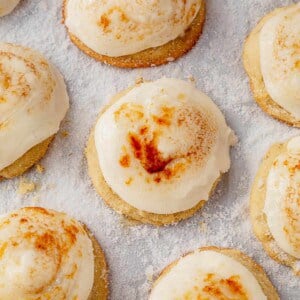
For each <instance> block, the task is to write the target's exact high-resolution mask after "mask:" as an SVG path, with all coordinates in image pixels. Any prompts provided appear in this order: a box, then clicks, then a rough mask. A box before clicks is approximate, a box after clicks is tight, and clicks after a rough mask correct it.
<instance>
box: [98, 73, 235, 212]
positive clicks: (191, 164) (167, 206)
mask: <svg viewBox="0 0 300 300" xmlns="http://www.w3.org/2000/svg"><path fill="white" fill-rule="evenodd" d="M235 140H236V138H235V136H234V134H233V132H232V130H231V129H230V128H229V127H228V126H227V125H226V122H225V119H224V116H223V115H222V113H221V112H220V110H219V109H218V107H217V106H216V105H215V104H214V103H213V102H212V100H211V99H210V98H208V97H207V96H206V95H204V94H203V93H201V92H200V91H198V90H197V89H196V88H195V87H194V86H193V85H192V84H191V83H188V82H185V81H181V80H177V79H167V78H163V79H160V80H157V81H154V82H148V83H143V84H141V85H140V86H138V87H135V88H133V89H131V90H130V91H128V92H127V93H126V94H125V95H123V96H122V97H121V98H120V99H118V101H117V102H115V103H114V104H113V105H111V106H110V107H109V108H108V109H107V110H106V111H105V112H104V113H103V114H102V115H101V117H100V118H99V120H98V122H97V124H96V128H95V144H96V149H97V152H98V159H99V163H100V168H101V170H102V173H103V175H104V178H105V180H106V182H107V183H108V185H109V186H110V187H111V188H112V190H113V191H114V192H115V193H117V194H118V195H119V197H120V198H121V199H123V200H124V201H126V202H127V203H129V204H130V205H131V206H133V207H135V208H138V209H140V210H143V211H147V212H153V213H157V214H170V213H176V212H180V211H184V210H187V209H190V208H192V207H194V206H195V205H196V204H197V203H199V201H200V200H208V197H209V194H210V191H211V189H212V187H213V185H214V183H215V182H216V180H217V179H218V178H219V177H220V175H221V173H224V172H226V171H228V169H229V167H230V156H229V150H230V146H231V145H233V144H234V142H235ZM139 147H140V149H139Z"/></svg>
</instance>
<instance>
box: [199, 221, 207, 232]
mask: <svg viewBox="0 0 300 300" xmlns="http://www.w3.org/2000/svg"><path fill="white" fill-rule="evenodd" d="M199 226H200V231H201V232H206V231H207V225H206V223H205V222H204V221H202V222H199Z"/></svg>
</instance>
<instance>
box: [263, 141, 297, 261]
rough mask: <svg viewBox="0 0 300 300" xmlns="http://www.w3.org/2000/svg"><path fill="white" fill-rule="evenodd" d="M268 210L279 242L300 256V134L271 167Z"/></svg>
mask: <svg viewBox="0 0 300 300" xmlns="http://www.w3.org/2000/svg"><path fill="white" fill-rule="evenodd" d="M264 213H265V214H266V217H267V222H268V227H269V229H270V231H271V234H272V236H273V237H274V239H275V241H276V242H277V244H278V246H279V247H280V248H281V249H282V250H283V251H284V252H286V253H288V254H290V255H292V256H294V257H296V258H298V259H300V137H296V138H293V139H291V140H290V141H289V142H288V144H287V151H286V153H283V154H280V155H279V156H278V157H277V158H276V159H275V161H274V163H273V165H272V167H271V169H270V171H269V175H268V178H267V186H266V199H265V207H264Z"/></svg>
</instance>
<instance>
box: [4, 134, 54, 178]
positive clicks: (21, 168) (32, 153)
mask: <svg viewBox="0 0 300 300" xmlns="http://www.w3.org/2000/svg"><path fill="white" fill-rule="evenodd" d="M53 139H54V136H51V137H49V138H48V139H46V140H44V141H43V142H42V143H40V144H38V145H36V146H34V147H33V148H31V149H30V150H29V151H27V152H26V153H25V154H24V155H23V156H22V157H20V158H19V159H17V160H16V161H15V162H14V163H13V164H11V165H10V166H8V167H6V168H4V169H3V170H1V171H0V180H2V179H10V178H13V177H17V176H20V175H22V174H23V173H24V172H26V171H27V170H28V169H29V168H31V167H32V166H33V165H34V164H35V163H37V162H38V161H39V160H40V159H41V158H42V157H43V156H44V155H45V154H46V152H47V150H48V147H49V145H50V143H51V142H52V140H53Z"/></svg>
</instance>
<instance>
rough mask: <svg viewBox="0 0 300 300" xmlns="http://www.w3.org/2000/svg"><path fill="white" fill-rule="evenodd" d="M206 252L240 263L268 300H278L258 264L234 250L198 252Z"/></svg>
mask: <svg viewBox="0 0 300 300" xmlns="http://www.w3.org/2000/svg"><path fill="white" fill-rule="evenodd" d="M207 250H211V251H215V252H218V253H221V254H224V255H227V256H229V257H231V258H233V259H235V260H236V261H238V262H239V263H241V264H242V265H243V266H245V267H246V268H247V269H248V270H249V271H250V272H251V273H252V274H253V276H254V277H255V278H256V280H257V281H258V283H259V284H260V286H261V288H262V290H263V292H264V294H265V295H266V297H267V299H268V300H279V299H280V298H279V295H278V294H277V291H276V289H275V287H274V286H273V284H272V283H271V281H270V280H269V278H268V276H267V274H266V273H265V271H264V270H263V268H262V267H261V266H260V265H259V264H257V263H256V262H255V261H254V260H252V259H251V258H250V257H249V256H247V255H245V254H244V253H242V252H241V251H239V250H236V249H229V248H219V247H203V248H200V251H207ZM188 254H190V253H187V254H186V255H188ZM186 255H184V256H186ZM184 256H183V257H184ZM181 258H182V257H181ZM181 258H179V259H178V260H176V261H174V262H173V263H171V264H170V265H168V266H167V267H166V268H165V269H164V270H163V271H162V272H161V273H160V275H159V277H158V278H157V280H156V281H155V283H154V285H153V287H154V286H155V285H157V284H158V282H159V281H160V280H162V279H163V277H164V276H166V275H167V274H168V273H169V272H170V271H171V269H172V268H173V267H175V266H176V264H177V263H178V262H179V260H180V259H181Z"/></svg>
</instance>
